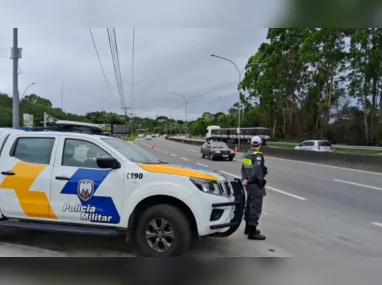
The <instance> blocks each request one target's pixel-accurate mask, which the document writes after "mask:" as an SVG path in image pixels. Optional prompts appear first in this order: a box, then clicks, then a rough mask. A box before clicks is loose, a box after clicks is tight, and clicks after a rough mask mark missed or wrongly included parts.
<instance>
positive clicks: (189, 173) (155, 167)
mask: <svg viewBox="0 0 382 285" xmlns="http://www.w3.org/2000/svg"><path fill="white" fill-rule="evenodd" d="M138 165H139V166H140V167H142V168H143V169H144V170H146V171H148V172H154V173H162V174H172V175H179V176H186V177H192V178H199V179H207V180H214V181H217V180H218V179H217V178H216V177H215V176H212V175H209V174H205V173H202V172H199V171H196V170H192V169H187V168H183V167H179V166H171V165H163V164H138Z"/></svg>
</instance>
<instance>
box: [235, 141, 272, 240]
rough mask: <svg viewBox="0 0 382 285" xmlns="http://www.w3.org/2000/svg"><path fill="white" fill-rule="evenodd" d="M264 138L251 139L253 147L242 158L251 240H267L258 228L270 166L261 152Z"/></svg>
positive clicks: (247, 231) (245, 215)
mask: <svg viewBox="0 0 382 285" xmlns="http://www.w3.org/2000/svg"><path fill="white" fill-rule="evenodd" d="M261 143H262V140H261V138H260V137H259V136H254V137H253V138H252V139H251V148H250V149H249V150H248V151H247V152H246V153H245V154H244V156H243V159H242V167H241V176H242V180H243V185H244V186H245V187H246V190H247V201H246V205H245V211H244V219H245V223H246V225H245V231H244V234H246V235H248V239H251V240H265V236H263V235H261V234H260V231H259V230H258V229H257V227H258V225H259V218H260V215H261V211H262V207H263V197H264V196H265V195H266V193H265V184H266V180H265V179H264V177H265V176H266V175H267V174H268V168H267V167H266V166H265V164H264V155H263V153H262V152H260V147H261Z"/></svg>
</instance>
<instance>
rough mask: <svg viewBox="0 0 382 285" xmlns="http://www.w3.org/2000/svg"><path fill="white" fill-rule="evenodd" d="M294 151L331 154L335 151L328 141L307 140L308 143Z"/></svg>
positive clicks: (304, 142) (302, 144)
mask: <svg viewBox="0 0 382 285" xmlns="http://www.w3.org/2000/svg"><path fill="white" fill-rule="evenodd" d="M294 149H296V150H310V151H323V152H331V151H332V150H333V147H332V144H331V143H330V142H329V141H327V140H307V141H303V142H302V143H301V144H299V145H298V146H296V147H295V148H294Z"/></svg>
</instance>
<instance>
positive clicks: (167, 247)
mask: <svg viewBox="0 0 382 285" xmlns="http://www.w3.org/2000/svg"><path fill="white" fill-rule="evenodd" d="M153 225H154V226H153ZM155 225H156V226H157V229H155ZM161 226H162V227H163V228H161ZM135 234H136V239H137V243H138V246H139V251H140V255H141V256H148V257H177V256H182V255H183V254H184V252H186V251H187V250H188V248H189V247H190V245H191V238H192V233H191V225H190V222H189V221H188V219H187V217H186V216H185V215H184V214H183V212H182V211H181V210H179V209H178V208H176V207H174V206H171V205H167V204H161V205H156V206H153V207H150V208H148V209H147V210H146V211H145V212H144V213H143V214H142V215H141V217H140V218H139V220H138V227H137V230H136V233H135Z"/></svg>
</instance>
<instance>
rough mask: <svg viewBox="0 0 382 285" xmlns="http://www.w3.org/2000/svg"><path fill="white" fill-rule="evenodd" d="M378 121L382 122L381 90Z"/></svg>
mask: <svg viewBox="0 0 382 285" xmlns="http://www.w3.org/2000/svg"><path fill="white" fill-rule="evenodd" d="M379 123H380V124H382V92H381V93H380V94H379Z"/></svg>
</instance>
